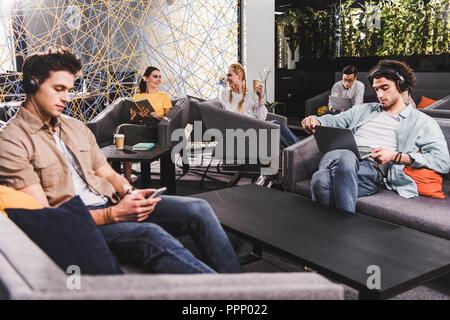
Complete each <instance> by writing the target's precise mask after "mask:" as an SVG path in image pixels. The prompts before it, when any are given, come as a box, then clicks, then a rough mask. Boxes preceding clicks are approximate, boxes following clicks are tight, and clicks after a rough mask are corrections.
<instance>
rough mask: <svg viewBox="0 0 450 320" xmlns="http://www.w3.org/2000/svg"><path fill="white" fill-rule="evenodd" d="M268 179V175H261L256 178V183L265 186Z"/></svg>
mask: <svg viewBox="0 0 450 320" xmlns="http://www.w3.org/2000/svg"><path fill="white" fill-rule="evenodd" d="M266 180H267V177H266V176H259V177H258V179H256V182H255V184H257V185H258V186H264V183H265V182H266Z"/></svg>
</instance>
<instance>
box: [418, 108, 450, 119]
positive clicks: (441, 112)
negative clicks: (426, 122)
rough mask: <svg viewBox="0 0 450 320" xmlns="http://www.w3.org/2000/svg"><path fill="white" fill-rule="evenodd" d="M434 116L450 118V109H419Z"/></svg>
mask: <svg viewBox="0 0 450 320" xmlns="http://www.w3.org/2000/svg"><path fill="white" fill-rule="evenodd" d="M418 110H420V111H422V112H423V113H425V114H427V115H429V116H430V117H433V118H443V119H450V110H443V109H428V108H427V109H418Z"/></svg>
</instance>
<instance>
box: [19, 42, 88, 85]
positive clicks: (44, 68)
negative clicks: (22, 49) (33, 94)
mask: <svg viewBox="0 0 450 320" xmlns="http://www.w3.org/2000/svg"><path fill="white" fill-rule="evenodd" d="M81 66H82V65H81V60H80V59H79V58H78V57H77V56H76V55H74V54H73V53H72V52H71V51H69V50H68V49H65V48H61V49H49V50H48V52H46V53H34V54H32V55H29V56H28V57H26V58H25V61H24V62H23V66H22V72H23V82H24V84H26V83H28V82H29V81H30V80H31V79H32V78H34V79H36V80H37V82H38V83H43V82H44V81H45V80H47V79H48V78H50V71H68V72H70V73H72V74H73V75H76V74H77V73H78V72H79V71H80V70H81ZM24 89H25V92H27V93H29V92H30V90H27V86H26V85H24Z"/></svg>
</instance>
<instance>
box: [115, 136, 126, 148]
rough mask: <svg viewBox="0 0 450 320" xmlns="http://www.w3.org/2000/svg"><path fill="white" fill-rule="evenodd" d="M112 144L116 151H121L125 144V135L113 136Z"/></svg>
mask: <svg viewBox="0 0 450 320" xmlns="http://www.w3.org/2000/svg"><path fill="white" fill-rule="evenodd" d="M114 144H115V145H116V149H123V146H124V144H125V135H124V134H115V135H114Z"/></svg>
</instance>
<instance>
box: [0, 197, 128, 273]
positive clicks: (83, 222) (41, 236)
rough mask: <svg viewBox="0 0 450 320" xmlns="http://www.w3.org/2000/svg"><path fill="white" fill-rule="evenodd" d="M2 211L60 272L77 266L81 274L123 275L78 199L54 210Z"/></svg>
mask: <svg viewBox="0 0 450 320" xmlns="http://www.w3.org/2000/svg"><path fill="white" fill-rule="evenodd" d="M5 211H6V213H7V214H8V217H9V218H10V219H11V220H12V221H13V222H14V223H15V224H16V225H17V226H19V227H20V228H21V229H22V231H24V232H25V233H26V234H27V235H28V237H29V238H30V239H31V240H33V241H34V242H35V243H36V244H37V245H38V246H39V247H40V248H41V249H42V250H43V251H44V252H45V253H47V254H48V255H49V256H50V258H52V259H53V261H55V263H56V264H57V265H58V266H59V267H60V268H61V269H62V270H63V271H66V270H67V268H68V267H69V266H71V265H76V266H78V267H79V268H80V270H81V273H82V274H122V273H123V272H122V270H121V269H120V267H119V265H118V263H117V261H116V259H115V257H114V256H113V255H112V254H111V252H110V251H109V248H108V246H107V244H106V241H105V239H104V238H103V235H102V234H101V232H100V230H98V227H97V226H96V224H95V222H94V220H93V219H92V217H91V214H90V213H89V211H88V210H87V208H86V206H85V205H84V203H83V201H81V199H80V197H78V196H77V197H74V198H72V199H71V200H69V201H67V202H65V203H63V204H62V205H61V206H59V207H57V208H43V209H38V210H28V209H6V210H5Z"/></svg>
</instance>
